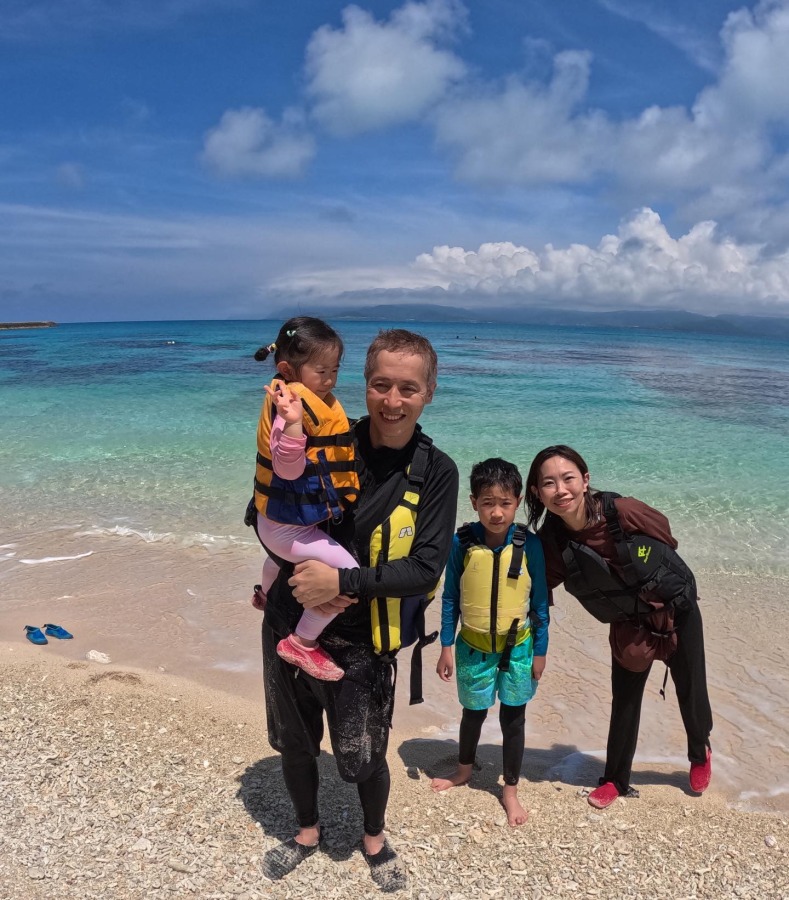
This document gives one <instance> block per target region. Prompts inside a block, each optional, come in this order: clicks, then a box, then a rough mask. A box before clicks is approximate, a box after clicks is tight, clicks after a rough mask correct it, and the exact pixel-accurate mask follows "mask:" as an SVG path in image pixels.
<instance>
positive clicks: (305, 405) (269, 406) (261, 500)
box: [253, 316, 359, 681]
mask: <svg viewBox="0 0 789 900" xmlns="http://www.w3.org/2000/svg"><path fill="white" fill-rule="evenodd" d="M342 352H343V345H342V340H341V339H340V336H339V335H338V334H337V332H336V331H334V329H333V328H331V327H330V326H329V325H327V324H326V323H325V322H322V321H321V320H320V319H314V318H311V317H309V316H298V317H296V318H293V319H288V321H287V322H285V324H284V325H283V326H282V328H280V331H279V334H278V335H277V340H276V342H275V343H273V344H269V345H268V346H266V347H261V348H260V349H259V350H258V351H257V353H255V359H257V360H261V361H262V360H265V359H266V358H267V357H268V356H269V354H271V353H273V354H274V362H275V363H276V368H277V374H276V375H275V376H274V380H273V381H272V382H271V384H270V385H266V388H265V390H266V399H265V400H264V401H263V409H262V410H261V413H260V421H259V423H258V433H257V444H258V453H257V468H256V471H255V507H256V509H257V533H258V537H259V538H260V542H261V543H262V544H263V546H264V548H265V549H266V551H267V552H268V553H269V557H268V558H267V559H266V562H265V563H264V565H263V576H262V584H261V585H259V586H256V588H255V597H254V598H253V605H254V606H256V607H257V608H259V609H262V608H264V607H265V603H266V594H267V592H268V589H269V588H270V587H271V585H272V584H273V583H274V580H275V578H276V577H277V574H278V573H279V566H278V565H277V563H276V562H275V561H274V559H272V558H271V557H272V556H274V557H275V558H276V557H279V558H281V559H284V560H287V561H288V562H292V563H297V562H303V561H305V560H308V559H317V560H319V561H320V562H323V563H326V564H327V565H330V566H333V567H334V568H336V569H355V568H358V563H357V561H356V560H355V559H354V558H353V556H351V554H350V553H348V551H347V550H345V549H344V548H343V547H341V546H340V545H339V544H338V543H336V541H333V540H332V539H331V538H330V537H329V536H328V535H327V534H326V533H325V532H324V531H323V530H322V529H321V528H319V527H318V526H319V523H321V522H326V521H328V520H330V519H333V520H334V521H339V519H340V518H341V517H342V514H343V511H344V510H346V509H348V507H349V505H350V504H352V503H353V502H354V501H355V500H356V498H357V496H358V493H359V478H358V475H357V472H356V466H355V462H354V451H353V439H352V436H351V434H350V428H349V424H348V419H347V417H346V415H345V412H344V411H343V408H342V406H341V405H340V403H339V401H338V400H337V398H336V397H335V396H334V395H333V394H332V393H331V391H332V388H333V387H334V385H335V383H336V381H337V372H338V371H339V367H340V359H341V357H342ZM333 618H334V616H333V615H326V614H324V613H321V612H320V611H318V610H315V609H305V610H304V612H303V613H302V616H301V619H300V620H299V623H298V625H297V626H296V630H295V633H294V634H291V635H289V636H288V637H286V638H283V639H282V640H281V641H280V642H279V644H278V645H277V653H278V655H279V656H280V657H282V659H284V660H286V661H287V662H289V663H292V664H293V665H294V666H298V667H299V668H300V669H302V670H303V671H304V672H306V673H307V674H309V675H312V676H313V677H314V678H318V679H321V680H322V681H339V679H340V678H342V676H343V675H344V672H343V670H342V669H341V668H340V667H339V666H337V665H336V664H335V662H334V660H333V659H332V658H331V657H330V656H329V655H328V654H327V653H326V651H325V650H323V649H322V648H321V647H320V646H319V645H318V643H317V639H318V637H319V636H320V634H321V633H322V631H323V630H324V628H326V626H327V625H328V624H329V622H331V621H332V619H333Z"/></svg>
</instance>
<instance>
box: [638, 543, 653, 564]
mask: <svg viewBox="0 0 789 900" xmlns="http://www.w3.org/2000/svg"><path fill="white" fill-rule="evenodd" d="M651 552H652V548H651V547H639V548H638V558H639V559H640V560H643V562H644V565H646V564H647V563H648V562H649V554H650V553H651Z"/></svg>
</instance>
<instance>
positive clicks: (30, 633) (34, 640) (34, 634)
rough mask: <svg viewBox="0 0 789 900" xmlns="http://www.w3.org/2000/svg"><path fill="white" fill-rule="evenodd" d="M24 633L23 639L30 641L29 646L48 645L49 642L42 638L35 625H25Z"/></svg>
mask: <svg viewBox="0 0 789 900" xmlns="http://www.w3.org/2000/svg"><path fill="white" fill-rule="evenodd" d="M25 631H26V632H27V634H26V635H25V637H26V638H27V639H28V640H29V641H30V643H31V644H48V643H49V641H48V640H47V639H46V638H45V637H44V632H43V631H42V630H41V629H40V628H36V627H35V625H25Z"/></svg>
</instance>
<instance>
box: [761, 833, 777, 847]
mask: <svg viewBox="0 0 789 900" xmlns="http://www.w3.org/2000/svg"><path fill="white" fill-rule="evenodd" d="M764 843H765V845H766V846H768V847H775V845H776V844H777V843H778V841H776V839H775V838H774V837H773V835H771V834H768V835H765V838H764Z"/></svg>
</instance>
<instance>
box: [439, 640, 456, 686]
mask: <svg viewBox="0 0 789 900" xmlns="http://www.w3.org/2000/svg"><path fill="white" fill-rule="evenodd" d="M454 671H455V663H454V660H453V659H452V648H451V647H442V648H441V655H440V656H439V657H438V664H437V665H436V673H437V675H438V677H439V678H440V679H441V680H442V681H451V680H452V673H453V672H454Z"/></svg>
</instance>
